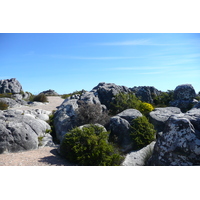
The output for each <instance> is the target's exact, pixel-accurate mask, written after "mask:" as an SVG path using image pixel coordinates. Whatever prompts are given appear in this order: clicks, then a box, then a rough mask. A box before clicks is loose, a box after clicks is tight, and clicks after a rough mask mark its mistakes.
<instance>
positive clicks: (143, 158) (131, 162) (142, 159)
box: [122, 141, 155, 166]
mask: <svg viewBox="0 0 200 200" xmlns="http://www.w3.org/2000/svg"><path fill="white" fill-rule="evenodd" d="M154 145H155V141H153V142H151V143H150V144H149V145H147V146H146V147H144V148H142V149H140V150H138V151H132V152H130V153H128V154H126V156H125V159H124V161H123V163H122V166H145V165H146V164H147V161H148V159H149V158H150V157H151V155H152V153H153V148H154Z"/></svg>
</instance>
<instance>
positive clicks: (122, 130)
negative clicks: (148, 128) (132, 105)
mask: <svg viewBox="0 0 200 200" xmlns="http://www.w3.org/2000/svg"><path fill="white" fill-rule="evenodd" d="M141 116H142V114H141V113H140V112H139V111H138V110H135V109H127V110H125V111H123V112H121V113H119V114H118V115H116V116H114V117H111V119H110V140H111V141H113V142H114V143H116V144H117V145H119V146H120V147H121V148H122V151H123V152H128V151H130V150H131V149H132V148H133V145H134V144H133V142H132V140H131V137H130V127H131V121H132V120H133V119H135V118H137V117H141Z"/></svg>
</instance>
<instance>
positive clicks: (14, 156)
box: [0, 96, 73, 166]
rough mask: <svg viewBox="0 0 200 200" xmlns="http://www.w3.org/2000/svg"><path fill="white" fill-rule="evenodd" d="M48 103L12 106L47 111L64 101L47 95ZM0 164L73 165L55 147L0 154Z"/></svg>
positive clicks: (54, 108)
mask: <svg viewBox="0 0 200 200" xmlns="http://www.w3.org/2000/svg"><path fill="white" fill-rule="evenodd" d="M48 101H49V103H48V104H46V105H45V104H44V105H38V106H32V107H29V106H22V107H18V108H13V109H15V110H30V109H43V110H47V111H53V110H57V108H56V107H57V106H59V105H61V103H62V102H63V101H64V99H62V98H61V97H59V96H49V97H48ZM0 166H73V165H72V164H71V163H69V162H68V161H67V160H66V159H64V158H62V157H61V156H60V155H59V154H58V152H57V147H43V148H40V149H35V150H31V151H24V152H18V153H5V154H0Z"/></svg>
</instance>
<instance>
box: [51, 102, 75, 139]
mask: <svg viewBox="0 0 200 200" xmlns="http://www.w3.org/2000/svg"><path fill="white" fill-rule="evenodd" d="M77 109H78V100H77V99H71V100H68V99H66V100H65V101H64V102H63V103H62V104H61V105H60V106H59V108H58V110H57V111H56V112H55V114H54V126H55V131H56V137H57V139H58V140H59V141H61V140H62V138H63V136H64V135H65V134H66V133H67V132H68V131H69V130H71V129H72V128H74V127H75V126H76V110H77Z"/></svg>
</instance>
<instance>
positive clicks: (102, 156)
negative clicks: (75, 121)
mask: <svg viewBox="0 0 200 200" xmlns="http://www.w3.org/2000/svg"><path fill="white" fill-rule="evenodd" d="M108 135H109V133H108V132H105V131H104V130H103V128H102V127H99V126H96V125H90V126H89V127H83V128H82V129H80V128H74V129H72V130H71V131H70V132H69V133H67V134H66V135H65V136H64V139H63V140H62V143H61V145H60V152H61V154H62V155H63V156H64V157H65V158H66V159H68V160H69V161H71V162H74V163H77V164H79V165H83V166H115V165H120V164H121V162H122V156H121V155H120V154H119V152H116V149H115V148H114V146H113V145H111V144H109V143H108V141H107V140H108Z"/></svg>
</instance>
